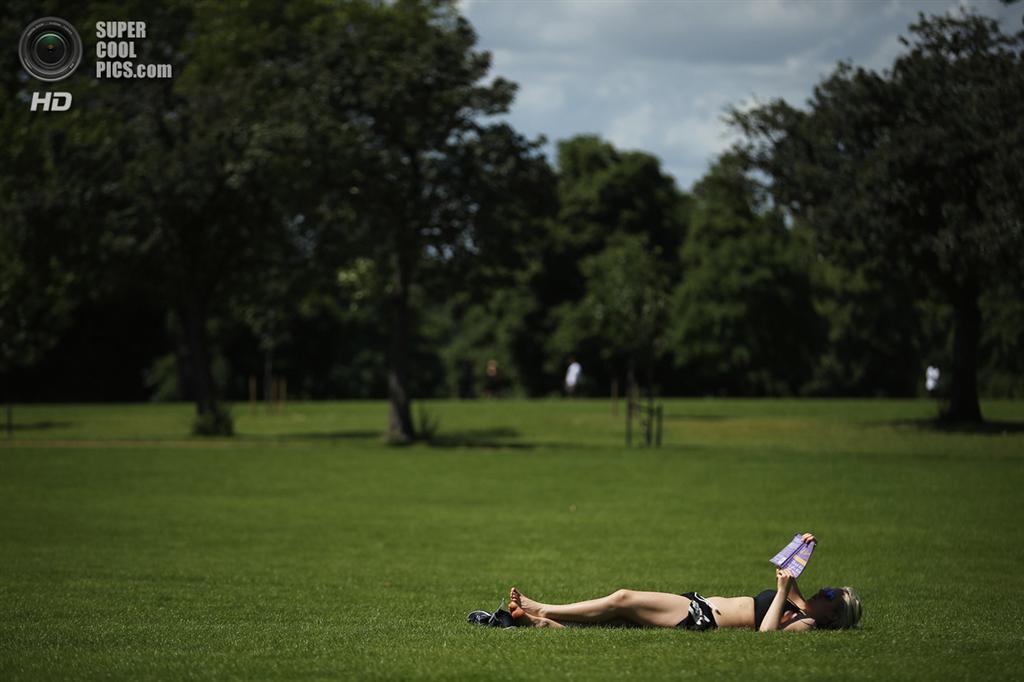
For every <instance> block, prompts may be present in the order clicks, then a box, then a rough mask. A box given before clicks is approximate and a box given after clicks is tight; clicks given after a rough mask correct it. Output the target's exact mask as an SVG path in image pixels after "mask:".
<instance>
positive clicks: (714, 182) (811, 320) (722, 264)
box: [668, 154, 821, 395]
mask: <svg viewBox="0 0 1024 682" xmlns="http://www.w3.org/2000/svg"><path fill="white" fill-rule="evenodd" d="M747 170H748V169H747V168H745V166H744V164H743V162H742V160H741V159H739V158H737V157H736V156H735V155H732V154H726V155H724V156H722V157H721V158H720V159H718V160H717V161H716V162H715V163H714V164H713V165H712V167H711V169H710V170H709V171H708V173H707V174H706V175H705V176H704V177H703V178H701V180H700V181H699V182H698V183H697V184H696V185H695V187H694V207H693V217H692V224H691V226H690V231H689V233H688V235H687V238H686V242H685V244H684V245H683V247H682V249H681V260H682V265H683V269H684V277H683V279H682V281H681V282H680V283H679V285H678V286H677V287H676V289H675V291H674V293H673V300H672V307H671V312H672V315H671V322H670V324H669V330H668V337H669V339H670V342H671V346H672V350H673V352H674V356H675V361H676V364H677V366H679V367H681V368H683V369H684V371H685V375H684V376H685V381H686V388H687V390H688V392H700V393H712V394H713V393H722V394H730V395H792V394H794V393H797V392H798V391H800V390H801V388H802V386H803V384H804V382H805V381H807V380H808V378H809V377H810V372H811V367H812V363H813V358H814V357H815V355H816V352H817V350H818V344H819V341H820V336H821V328H820V327H821V325H820V321H819V319H818V317H817V315H816V314H815V311H814V308H813V303H812V289H811V281H810V277H809V276H808V266H807V262H806V261H807V259H806V252H807V250H806V249H805V247H804V244H803V243H802V241H801V240H800V239H799V235H797V234H794V233H793V231H792V230H791V229H790V228H787V227H786V225H785V224H784V222H783V217H782V215H781V213H780V212H779V211H778V210H776V209H773V208H771V207H770V206H767V205H766V202H765V201H764V198H763V197H762V196H761V193H760V192H758V190H757V187H756V185H755V183H753V182H752V181H751V179H750V177H749V176H748V173H747V172H746V171H747Z"/></svg>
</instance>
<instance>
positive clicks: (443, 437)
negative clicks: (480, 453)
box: [427, 426, 536, 450]
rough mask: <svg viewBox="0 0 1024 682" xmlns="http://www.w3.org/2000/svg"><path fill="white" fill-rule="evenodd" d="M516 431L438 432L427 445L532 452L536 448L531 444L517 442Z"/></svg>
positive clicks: (492, 429) (506, 428) (491, 429)
mask: <svg viewBox="0 0 1024 682" xmlns="http://www.w3.org/2000/svg"><path fill="white" fill-rule="evenodd" d="M520 435H521V434H520V432H519V430H518V429H513V428H510V427H507V426H499V427H493V428H488V429H465V430H462V431H452V432H444V431H442V432H440V433H438V434H436V435H434V436H433V437H432V438H431V439H430V440H429V441H427V444H428V445H430V446H431V447H438V448H504V449H515V450H532V449H533V448H535V447H536V445H534V444H533V443H524V442H522V441H518V440H508V439H510V438H519V436H520Z"/></svg>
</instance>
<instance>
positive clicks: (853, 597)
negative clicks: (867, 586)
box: [832, 586, 864, 630]
mask: <svg viewBox="0 0 1024 682" xmlns="http://www.w3.org/2000/svg"><path fill="white" fill-rule="evenodd" d="M839 589H840V591H841V593H840V595H839V600H840V604H839V610H838V611H837V612H836V617H835V620H834V621H832V628H833V629H836V630H846V629H849V628H853V627H857V623H859V622H860V617H861V616H862V615H863V614H864V609H863V608H862V607H861V604H860V595H858V594H857V591H856V590H854V589H853V588H852V587H849V586H847V587H841V588H839Z"/></svg>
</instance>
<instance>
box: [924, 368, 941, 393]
mask: <svg viewBox="0 0 1024 682" xmlns="http://www.w3.org/2000/svg"><path fill="white" fill-rule="evenodd" d="M924 387H925V388H926V389H928V395H935V390H936V389H937V388H938V387H939V368H938V367H934V366H932V365H928V369H926V370H925V371H924Z"/></svg>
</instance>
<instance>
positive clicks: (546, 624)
mask: <svg viewBox="0 0 1024 682" xmlns="http://www.w3.org/2000/svg"><path fill="white" fill-rule="evenodd" d="M519 614H520V615H519V617H518V618H516V625H517V626H519V627H528V628H530V627H532V628H564V627H565V626H564V625H562V624H561V623H559V622H558V621H556V620H551V619H550V618H544V617H543V616H535V615H533V614H532V613H527V612H526V611H523V610H522V609H519Z"/></svg>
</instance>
